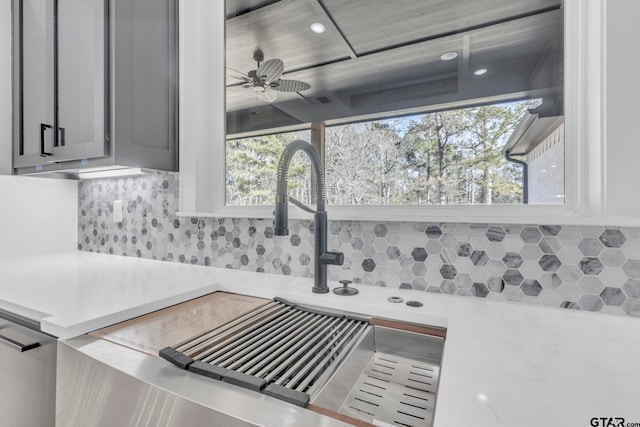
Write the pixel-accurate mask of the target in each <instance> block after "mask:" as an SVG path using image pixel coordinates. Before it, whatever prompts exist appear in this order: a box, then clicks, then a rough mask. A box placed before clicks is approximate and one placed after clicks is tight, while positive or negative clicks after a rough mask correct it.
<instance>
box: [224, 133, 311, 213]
mask: <svg viewBox="0 0 640 427" xmlns="http://www.w3.org/2000/svg"><path fill="white" fill-rule="evenodd" d="M310 137H311V131H309V130H305V131H299V132H287V133H279V134H273V135H264V136H256V137H250V138H240V139H232V140H228V141H227V150H226V156H227V161H226V163H227V178H226V198H227V205H234V206H239V205H248V206H251V205H253V206H258V205H272V204H274V202H275V191H276V178H277V169H278V160H280V155H281V154H282V151H283V150H284V147H285V146H286V145H287V144H288V143H290V142H292V141H295V140H296V139H302V140H305V141H309V140H310ZM310 176H311V166H310V164H309V161H308V159H307V158H306V157H305V156H304V154H302V153H296V155H295V156H294V157H293V160H292V161H291V167H290V169H289V194H290V195H291V196H292V197H295V198H296V199H298V200H300V201H302V202H304V203H307V204H309V203H310V193H311V192H310V191H309V190H310V188H311V184H310Z"/></svg>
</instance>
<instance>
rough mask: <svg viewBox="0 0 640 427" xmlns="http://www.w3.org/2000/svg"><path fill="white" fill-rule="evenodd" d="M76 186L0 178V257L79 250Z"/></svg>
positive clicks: (39, 179)
mask: <svg viewBox="0 0 640 427" xmlns="http://www.w3.org/2000/svg"><path fill="white" fill-rule="evenodd" d="M77 236H78V183H77V182H76V181H71V180H58V179H46V178H34V177H23V176H1V175H0V257H5V256H11V255H25V254H34V253H44V252H52V251H64V250H76V249H77V248H78V237H77Z"/></svg>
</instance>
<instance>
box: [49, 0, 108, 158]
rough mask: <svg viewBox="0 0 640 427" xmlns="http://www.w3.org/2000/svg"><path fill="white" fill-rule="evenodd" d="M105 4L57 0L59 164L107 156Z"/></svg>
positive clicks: (101, 1)
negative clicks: (60, 161) (60, 162)
mask: <svg viewBox="0 0 640 427" xmlns="http://www.w3.org/2000/svg"><path fill="white" fill-rule="evenodd" d="M106 3H107V2H106V1H105V0H57V4H58V10H57V12H58V13H57V22H58V25H57V30H58V33H57V34H58V37H57V44H58V48H57V54H58V55H57V81H58V86H57V88H58V94H57V95H58V96H57V112H58V117H57V118H58V127H59V132H58V141H57V144H56V148H55V149H54V156H55V160H56V161H59V160H77V159H90V158H95V157H101V156H105V155H106V154H107V148H108V147H107V142H108V135H107V132H108V123H109V122H108V113H109V108H107V106H108V100H109V96H108V93H107V89H108V88H107V75H108V69H107V65H108V60H107V58H108V44H107V42H108V37H107V29H108V27H107V25H106V19H107V16H108V9H107V8H106Z"/></svg>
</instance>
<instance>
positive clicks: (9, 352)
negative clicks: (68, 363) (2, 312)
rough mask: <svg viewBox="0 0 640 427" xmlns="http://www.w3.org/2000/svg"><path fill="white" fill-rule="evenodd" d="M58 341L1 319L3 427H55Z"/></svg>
mask: <svg viewBox="0 0 640 427" xmlns="http://www.w3.org/2000/svg"><path fill="white" fill-rule="evenodd" d="M55 402H56V339H55V338H53V337H51V336H49V335H45V334H43V333H40V332H37V331H34V330H31V329H28V328H26V327H24V326H21V325H19V324H17V323H14V322H12V321H10V320H6V319H4V318H0V426H12V427H23V426H24V427H33V426H39V427H40V426H42V427H47V426H54V425H55Z"/></svg>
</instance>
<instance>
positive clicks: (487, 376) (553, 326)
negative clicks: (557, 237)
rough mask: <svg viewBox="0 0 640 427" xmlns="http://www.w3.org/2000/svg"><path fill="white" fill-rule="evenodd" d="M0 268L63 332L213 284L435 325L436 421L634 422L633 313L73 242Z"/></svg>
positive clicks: (32, 315) (639, 368)
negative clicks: (319, 281)
mask: <svg viewBox="0 0 640 427" xmlns="http://www.w3.org/2000/svg"><path fill="white" fill-rule="evenodd" d="M0 272H1V274H0V281H1V282H0V310H5V311H9V312H12V313H14V314H17V315H19V316H23V317H27V318H29V319H33V320H35V321H39V322H40V324H41V329H42V330H43V331H44V332H47V333H50V334H52V335H55V336H57V337H59V338H63V339H66V338H71V337H74V336H78V335H81V334H85V333H87V332H90V331H93V330H96V329H99V328H102V327H105V326H108V325H112V324H114V323H117V322H120V321H123V320H127V319H130V318H133V317H136V316H139V315H142V314H146V313H149V312H151V311H154V310H158V309H160V308H164V307H167V306H169V305H173V304H176V303H179V302H183V301H186V300H188V299H192V298H195V297H198V296H201V295H205V294H208V293H210V292H213V291H216V290H224V291H231V292H236V293H241V294H246V295H253V296H260V297H267V298H271V297H274V296H280V297H283V298H286V299H289V300H291V301H293V302H298V303H307V304H313V305H317V306H324V307H330V308H336V309H342V310H348V311H351V312H355V313H362V314H368V315H373V316H378V317H385V318H392V319H397V320H403V321H408V322H415V323H422V324H427V325H434V326H442V327H446V328H447V338H446V341H445V351H444V357H443V364H442V367H441V377H440V378H441V379H440V386H439V391H438V400H437V405H436V414H435V423H434V425H435V426H436V427H446V426H471V425H473V426H532V427H533V426H536V427H537V426H563V427H564V426H576V427H579V426H585V427H587V426H591V425H607V424H606V423H605V424H592V423H591V419H592V418H594V417H595V418H603V417H612V418H617V417H619V418H624V419H625V424H624V425H625V426H626V425H627V424H626V423H632V424H630V425H635V424H634V423H640V403H639V398H640V319H638V318H626V317H621V316H612V315H606V314H599V313H590V312H578V311H573V310H561V309H554V308H548V307H539V306H530V305H524V304H515V303H506V302H496V301H488V300H481V299H478V298H462V297H452V296H447V295H439V294H430V293H423V292H418V291H411V290H398V289H388V288H379V287H370V286H357V287H358V288H359V290H360V293H359V294H358V295H356V296H353V297H341V296H337V295H335V294H333V293H329V294H324V295H316V294H312V293H311V285H312V281H311V280H310V279H304V278H295V277H287V276H279V275H269V274H258V273H251V272H243V271H235V270H228V269H219V268H211V267H201V266H193V265H186V264H178V263H170V262H162V261H151V260H143V259H137V258H127V257H120V256H113V255H104V254H95V253H88V252H77V251H73V252H58V253H50V254H45V255H35V256H21V257H8V258H0ZM330 286H331V287H334V286H338V284H337V283H332V284H330ZM392 295H398V296H402V297H403V298H404V299H405V300H418V301H420V302H422V303H423V304H424V306H423V307H420V308H412V307H408V306H406V305H405V304H392V303H390V302H388V301H387V298H388V297H389V296H392ZM599 422H601V423H602V421H599ZM612 425H613V424H612ZM616 425H617V424H616ZM639 425H640V424H639Z"/></svg>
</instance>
